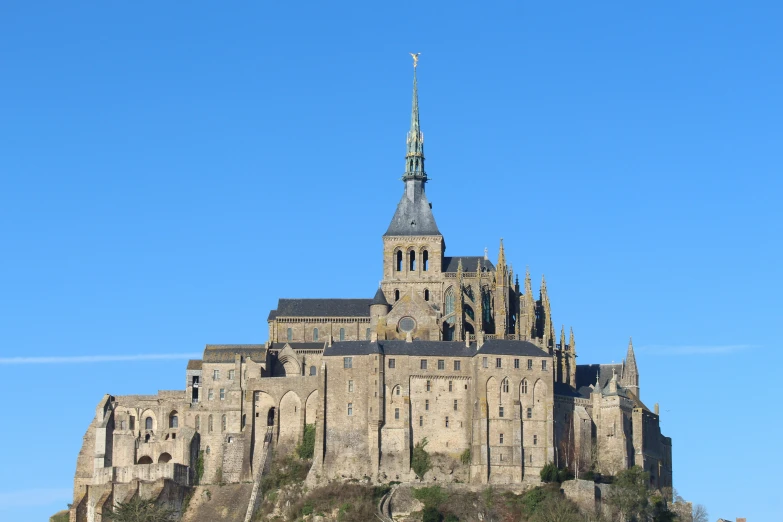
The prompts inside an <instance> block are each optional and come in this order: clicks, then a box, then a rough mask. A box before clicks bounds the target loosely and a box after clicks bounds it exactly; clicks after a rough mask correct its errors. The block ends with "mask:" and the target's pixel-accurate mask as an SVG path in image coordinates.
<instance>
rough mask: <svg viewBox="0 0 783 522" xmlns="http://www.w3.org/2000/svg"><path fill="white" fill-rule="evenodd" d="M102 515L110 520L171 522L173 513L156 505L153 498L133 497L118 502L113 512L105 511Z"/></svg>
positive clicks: (115, 521) (117, 521)
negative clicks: (126, 500)
mask: <svg viewBox="0 0 783 522" xmlns="http://www.w3.org/2000/svg"><path fill="white" fill-rule="evenodd" d="M103 517H104V519H105V520H110V521H111V522H171V521H173V520H174V513H173V512H172V511H171V510H169V509H167V508H164V507H162V506H158V505H157V504H155V501H154V500H142V499H140V498H139V497H133V498H132V499H131V500H129V501H128V502H120V503H119V504H117V507H116V508H115V510H114V512H111V513H106V514H105V515H103Z"/></svg>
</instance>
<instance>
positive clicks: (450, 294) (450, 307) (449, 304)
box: [446, 286, 454, 315]
mask: <svg viewBox="0 0 783 522" xmlns="http://www.w3.org/2000/svg"><path fill="white" fill-rule="evenodd" d="M453 313H454V287H453V286H452V287H451V288H449V289H448V290H446V315H449V314H453Z"/></svg>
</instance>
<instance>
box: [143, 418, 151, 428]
mask: <svg viewBox="0 0 783 522" xmlns="http://www.w3.org/2000/svg"><path fill="white" fill-rule="evenodd" d="M144 429H145V430H151V429H152V417H147V418H146V419H144Z"/></svg>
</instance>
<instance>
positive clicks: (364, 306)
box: [267, 298, 372, 321]
mask: <svg viewBox="0 0 783 522" xmlns="http://www.w3.org/2000/svg"><path fill="white" fill-rule="evenodd" d="M371 303H372V299H334V298H328V299H280V300H278V301H277V309H276V310H272V311H271V312H269V318H268V319H267V320H268V321H271V320H272V319H274V318H276V317H370V304H371Z"/></svg>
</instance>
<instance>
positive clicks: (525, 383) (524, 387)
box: [519, 379, 527, 393]
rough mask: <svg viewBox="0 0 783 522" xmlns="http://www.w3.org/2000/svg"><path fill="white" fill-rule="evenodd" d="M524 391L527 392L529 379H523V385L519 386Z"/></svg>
mask: <svg viewBox="0 0 783 522" xmlns="http://www.w3.org/2000/svg"><path fill="white" fill-rule="evenodd" d="M519 391H521V392H522V393H527V379H525V380H523V381H522V386H521V387H520V388H519Z"/></svg>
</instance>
